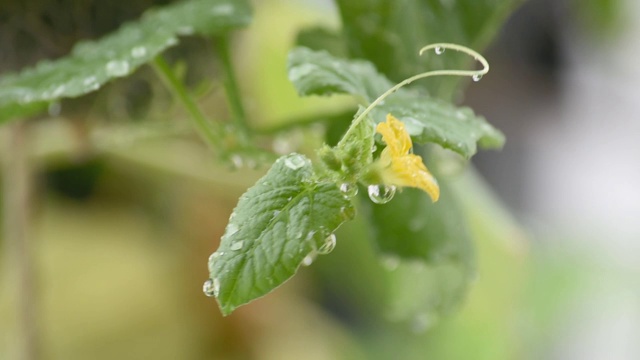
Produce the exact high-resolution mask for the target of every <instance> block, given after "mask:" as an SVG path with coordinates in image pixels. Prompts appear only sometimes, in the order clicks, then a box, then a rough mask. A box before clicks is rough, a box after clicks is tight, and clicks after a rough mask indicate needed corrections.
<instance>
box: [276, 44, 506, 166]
mask: <svg viewBox="0 0 640 360" xmlns="http://www.w3.org/2000/svg"><path fill="white" fill-rule="evenodd" d="M288 68H289V79H290V80H291V81H292V82H293V84H294V86H295V87H296V89H297V90H298V92H299V93H300V95H303V96H304V95H330V94H334V93H348V94H352V95H356V96H359V97H362V98H364V100H365V101H367V102H372V101H373V100H375V99H376V98H377V97H378V96H380V95H381V94H382V93H384V92H385V91H386V90H388V89H389V88H391V87H392V84H391V82H390V81H389V80H387V79H386V78H385V77H384V76H383V75H381V74H380V73H378V72H377V71H376V69H375V68H374V67H373V65H372V64H371V63H369V62H367V61H360V60H344V59H339V58H336V57H333V56H331V55H330V54H328V53H327V52H325V51H312V50H309V49H306V48H296V49H294V50H292V51H291V53H290V54H289V63H288ZM389 113H391V114H393V115H394V116H395V117H397V118H398V119H400V120H402V121H403V122H404V123H405V125H406V126H407V131H409V133H410V134H411V137H412V138H413V140H414V141H415V142H417V143H426V142H433V143H436V144H439V145H441V146H442V147H445V148H448V149H451V150H453V151H455V152H457V153H459V154H460V155H462V156H464V157H466V158H470V157H471V156H473V154H475V153H476V151H477V145H476V144H480V146H483V147H485V148H499V147H501V146H502V145H503V144H504V135H502V133H501V132H500V131H498V130H497V129H495V128H494V127H493V126H491V125H490V124H489V123H487V121H486V120H485V119H484V118H483V117H481V116H478V115H476V114H474V112H473V111H472V110H471V109H469V108H468V107H456V106H454V105H452V104H450V103H448V102H445V101H442V100H438V99H434V98H431V97H428V96H425V95H424V94H421V93H420V92H418V91H415V90H412V89H400V90H398V91H397V92H396V93H395V94H393V95H391V96H390V97H388V98H387V99H385V101H384V103H382V104H380V105H378V106H377V107H376V108H375V109H374V110H373V111H372V112H371V117H372V119H373V120H374V122H375V123H380V122H383V121H385V118H386V115H387V114H389Z"/></svg>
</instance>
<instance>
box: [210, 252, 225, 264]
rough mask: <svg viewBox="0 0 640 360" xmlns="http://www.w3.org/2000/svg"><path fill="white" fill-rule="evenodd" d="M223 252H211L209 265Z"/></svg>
mask: <svg viewBox="0 0 640 360" xmlns="http://www.w3.org/2000/svg"><path fill="white" fill-rule="evenodd" d="M222 254H223V253H221V252H217V251H216V252H214V253H213V254H211V255H210V256H209V266H211V264H213V263H214V262H215V261H216V259H217V258H219V257H220V256H221V255H222Z"/></svg>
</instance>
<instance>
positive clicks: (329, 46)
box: [295, 27, 349, 57]
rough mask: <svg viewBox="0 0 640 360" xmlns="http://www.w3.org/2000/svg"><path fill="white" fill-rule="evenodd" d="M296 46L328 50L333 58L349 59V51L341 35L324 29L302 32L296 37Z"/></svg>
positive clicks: (313, 28) (316, 28)
mask: <svg viewBox="0 0 640 360" xmlns="http://www.w3.org/2000/svg"><path fill="white" fill-rule="evenodd" d="M295 43H296V45H297V46H301V47H306V48H309V49H312V50H326V51H328V52H329V53H330V54H331V55H333V56H340V57H347V55H348V53H349V51H348V50H347V44H346V41H345V39H344V37H342V36H341V34H340V33H337V32H335V31H332V30H329V29H327V28H323V27H310V28H307V29H303V30H301V31H300V32H299V33H298V35H297V36H296V42H295Z"/></svg>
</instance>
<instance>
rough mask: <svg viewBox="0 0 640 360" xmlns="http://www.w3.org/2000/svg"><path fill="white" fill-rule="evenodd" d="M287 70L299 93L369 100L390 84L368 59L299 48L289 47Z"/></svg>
mask: <svg viewBox="0 0 640 360" xmlns="http://www.w3.org/2000/svg"><path fill="white" fill-rule="evenodd" d="M287 69H288V75H289V80H290V81H291V82H292V83H293V85H294V86H295V87H296V90H297V91H298V94H300V96H309V95H332V94H352V95H356V96H361V97H362V98H364V99H365V100H367V101H373V100H374V99H375V98H377V97H378V96H379V95H380V94H382V93H383V92H384V91H386V90H387V89H389V88H390V87H391V86H393V84H392V83H391V82H389V80H387V79H386V78H385V77H384V76H382V75H380V74H379V73H378V72H377V71H376V69H375V67H374V66H373V65H372V64H371V63H370V62H368V61H359V60H344V59H340V58H337V57H334V56H332V55H330V54H329V53H328V52H326V51H313V50H311V49H307V48H303V47H298V48H295V49H293V50H291V52H290V53H289V58H288V61H287Z"/></svg>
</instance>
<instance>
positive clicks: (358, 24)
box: [336, 0, 523, 99]
mask: <svg viewBox="0 0 640 360" xmlns="http://www.w3.org/2000/svg"><path fill="white" fill-rule="evenodd" d="M522 1H523V0H457V1H434V0H362V1H352V0H336V4H337V6H338V8H339V10H340V16H341V18H342V26H343V32H344V35H345V36H346V37H347V42H348V49H349V50H350V52H351V57H354V58H365V59H370V60H371V61H372V62H373V63H374V64H375V65H376V67H377V68H378V69H379V70H380V71H381V72H382V73H384V74H386V75H387V76H388V77H389V78H390V79H391V80H393V81H396V82H397V81H401V80H402V79H405V78H407V77H409V76H412V75H414V74H417V73H421V72H423V71H425V69H435V68H442V67H443V66H445V65H446V67H447V68H465V67H468V64H469V62H470V60H469V59H468V58H466V57H465V56H464V55H461V54H454V55H450V53H453V52H447V53H445V54H443V55H441V56H430V57H428V58H427V60H426V61H425V59H420V56H419V55H418V50H419V49H421V48H422V47H423V46H425V45H428V44H432V43H436V42H452V43H457V44H461V45H465V46H469V47H471V48H473V49H476V50H481V49H483V48H484V47H486V46H487V45H488V43H489V42H490V41H491V40H492V39H493V38H494V36H495V34H496V33H497V31H498V29H499V28H500V25H501V24H502V23H503V21H504V20H505V18H506V17H507V16H508V15H509V14H510V13H511V12H512V11H513V9H515V7H516V6H517V5H519V4H520V3H522ZM459 80H460V79H458V78H451V77H450V78H437V79H431V80H430V81H428V82H424V83H421V85H423V86H424V87H426V88H427V89H429V91H430V94H431V95H433V96H437V97H441V98H445V99H449V98H450V97H451V95H452V94H453V91H454V90H455V87H456V84H457V83H458V82H459Z"/></svg>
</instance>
